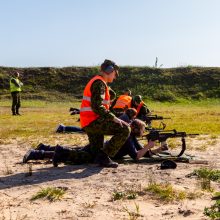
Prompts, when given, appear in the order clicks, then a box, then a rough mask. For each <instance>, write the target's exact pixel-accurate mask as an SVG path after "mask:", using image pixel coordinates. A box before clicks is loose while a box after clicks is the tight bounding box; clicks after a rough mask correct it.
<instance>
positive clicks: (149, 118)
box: [145, 115, 171, 124]
mask: <svg viewBox="0 0 220 220" xmlns="http://www.w3.org/2000/svg"><path fill="white" fill-rule="evenodd" d="M163 119H171V118H166V117H163V116H159V115H146V116H145V122H146V123H147V124H148V123H150V122H151V121H154V120H163Z"/></svg>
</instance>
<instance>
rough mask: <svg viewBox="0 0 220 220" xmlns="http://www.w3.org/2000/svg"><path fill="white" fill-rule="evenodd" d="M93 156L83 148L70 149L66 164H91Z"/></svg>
mask: <svg viewBox="0 0 220 220" xmlns="http://www.w3.org/2000/svg"><path fill="white" fill-rule="evenodd" d="M93 160H94V156H93V155H92V154H91V152H89V151H87V150H85V149H84V148H83V147H82V148H81V149H74V148H73V149H70V150H69V156H68V158H67V161H66V163H68V164H85V163H92V162H93Z"/></svg>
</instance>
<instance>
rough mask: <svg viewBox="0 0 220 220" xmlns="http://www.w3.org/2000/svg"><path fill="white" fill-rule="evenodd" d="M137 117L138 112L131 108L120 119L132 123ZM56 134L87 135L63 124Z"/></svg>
mask: <svg viewBox="0 0 220 220" xmlns="http://www.w3.org/2000/svg"><path fill="white" fill-rule="evenodd" d="M136 115H137V111H136V109H134V108H129V109H127V110H126V111H125V113H124V114H122V115H121V116H120V117H119V118H120V119H121V120H123V121H125V122H127V123H130V121H131V120H132V119H134V118H135V117H136ZM55 132H56V133H72V132H73V133H75V132H77V133H78V132H79V133H85V131H84V130H83V129H82V128H80V127H78V126H65V125H63V124H59V125H58V126H57V128H56V130H55Z"/></svg>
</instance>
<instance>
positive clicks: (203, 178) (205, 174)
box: [193, 168, 220, 191]
mask: <svg viewBox="0 0 220 220" xmlns="http://www.w3.org/2000/svg"><path fill="white" fill-rule="evenodd" d="M193 174H195V175H196V176H198V178H199V180H200V184H201V188H202V189H203V190H208V191H212V188H211V181H216V182H220V170H212V169H207V168H201V169H198V170H194V171H193Z"/></svg>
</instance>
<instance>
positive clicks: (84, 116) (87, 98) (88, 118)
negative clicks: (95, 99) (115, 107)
mask: <svg viewBox="0 0 220 220" xmlns="http://www.w3.org/2000/svg"><path fill="white" fill-rule="evenodd" d="M97 79H98V80H101V81H102V82H103V83H104V84H105V98H103V101H102V104H103V106H105V108H106V109H107V110H108V109H109V107H110V94H109V89H108V86H107V84H106V82H105V81H104V79H103V77H102V76H98V75H97V76H94V77H93V78H92V79H91V80H90V81H89V82H88V83H87V85H86V87H85V89H84V92H83V99H82V103H81V107H80V124H81V127H82V128H84V127H86V126H87V125H89V124H90V123H91V122H93V121H95V120H96V119H97V118H99V115H98V114H96V113H95V112H93V110H92V108H91V96H92V94H91V91H90V88H91V86H92V84H93V82H94V81H95V80H97Z"/></svg>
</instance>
